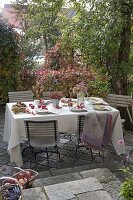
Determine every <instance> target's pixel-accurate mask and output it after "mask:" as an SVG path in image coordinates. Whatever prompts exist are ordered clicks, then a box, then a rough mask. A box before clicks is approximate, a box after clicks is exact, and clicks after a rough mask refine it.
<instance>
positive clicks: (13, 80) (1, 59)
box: [0, 20, 20, 97]
mask: <svg viewBox="0 0 133 200" xmlns="http://www.w3.org/2000/svg"><path fill="white" fill-rule="evenodd" d="M0 36H1V37H0V93H1V94H3V95H4V97H6V96H7V92H8V91H11V90H16V89H17V78H18V71H19V69H20V52H19V45H18V35H17V34H16V32H15V31H14V30H13V27H12V26H11V25H10V24H8V23H6V22H5V21H3V20H0Z"/></svg>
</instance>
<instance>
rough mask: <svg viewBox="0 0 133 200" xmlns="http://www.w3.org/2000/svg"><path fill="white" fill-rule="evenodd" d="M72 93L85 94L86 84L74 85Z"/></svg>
mask: <svg viewBox="0 0 133 200" xmlns="http://www.w3.org/2000/svg"><path fill="white" fill-rule="evenodd" d="M73 93H74V94H77V93H87V87H86V84H85V83H83V82H80V83H78V84H76V85H75V87H74V88H73Z"/></svg>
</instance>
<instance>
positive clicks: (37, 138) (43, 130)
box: [25, 120, 59, 147]
mask: <svg viewBox="0 0 133 200" xmlns="http://www.w3.org/2000/svg"><path fill="white" fill-rule="evenodd" d="M25 125H26V132H27V137H28V142H29V144H30V145H31V146H33V147H49V146H55V145H56V144H57V143H58V142H59V134H58V131H57V121H56V120H51V121H29V120H27V121H25Z"/></svg>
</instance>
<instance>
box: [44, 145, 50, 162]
mask: <svg viewBox="0 0 133 200" xmlns="http://www.w3.org/2000/svg"><path fill="white" fill-rule="evenodd" d="M45 149H46V155H47V162H48V163H49V157H48V148H47V147H46V148H45Z"/></svg>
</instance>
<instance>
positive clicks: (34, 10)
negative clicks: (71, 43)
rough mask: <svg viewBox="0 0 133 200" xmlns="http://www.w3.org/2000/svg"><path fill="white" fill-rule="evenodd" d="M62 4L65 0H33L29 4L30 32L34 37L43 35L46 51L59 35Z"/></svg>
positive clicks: (37, 37) (38, 37)
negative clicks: (59, 15) (58, 20)
mask: <svg viewBox="0 0 133 200" xmlns="http://www.w3.org/2000/svg"><path fill="white" fill-rule="evenodd" d="M62 5H63V0H57V1H54V0H32V2H31V4H29V6H28V19H29V24H30V27H29V28H28V34H29V35H30V36H31V37H32V38H34V39H40V37H43V40H44V46H45V49H46V52H47V51H48V49H50V48H51V47H52V46H53V45H54V44H55V42H56V40H57V39H56V38H58V37H59V29H58V23H57V16H58V13H59V11H60V10H61V7H62Z"/></svg>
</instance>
